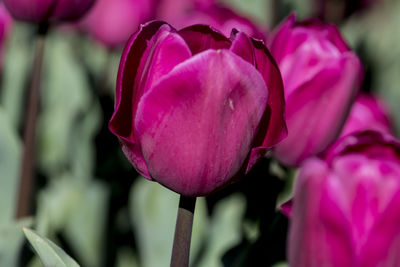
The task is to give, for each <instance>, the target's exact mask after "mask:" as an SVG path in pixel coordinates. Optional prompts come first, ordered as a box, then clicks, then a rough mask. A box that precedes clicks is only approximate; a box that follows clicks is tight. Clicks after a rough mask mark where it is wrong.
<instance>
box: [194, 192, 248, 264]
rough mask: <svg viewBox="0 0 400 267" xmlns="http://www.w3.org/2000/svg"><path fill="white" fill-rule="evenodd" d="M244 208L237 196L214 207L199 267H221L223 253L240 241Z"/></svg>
mask: <svg viewBox="0 0 400 267" xmlns="http://www.w3.org/2000/svg"><path fill="white" fill-rule="evenodd" d="M245 206H246V202H245V199H244V197H243V196H242V195H239V194H235V195H232V196H230V197H228V198H225V199H223V200H221V201H220V202H219V203H218V204H217V205H216V207H215V209H214V212H213V216H212V218H211V221H210V227H209V231H208V238H207V243H206V246H205V248H206V250H205V252H204V256H203V257H202V259H201V260H200V264H199V266H208V267H214V266H215V267H217V266H222V261H221V258H222V256H223V255H224V253H225V252H226V251H227V250H229V249H230V248H232V247H233V246H235V245H237V244H238V243H239V242H240V240H241V239H242V231H241V227H242V220H243V217H244V212H245Z"/></svg>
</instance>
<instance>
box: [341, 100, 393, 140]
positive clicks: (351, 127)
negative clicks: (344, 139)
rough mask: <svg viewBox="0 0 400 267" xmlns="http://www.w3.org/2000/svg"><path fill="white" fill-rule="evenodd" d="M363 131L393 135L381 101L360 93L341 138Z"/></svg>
mask: <svg viewBox="0 0 400 267" xmlns="http://www.w3.org/2000/svg"><path fill="white" fill-rule="evenodd" d="M365 130H375V131H378V132H382V133H388V134H393V125H392V123H391V120H390V116H389V112H388V109H387V106H386V105H385V103H384V102H382V100H380V99H377V98H375V97H374V96H373V95H370V94H367V93H360V94H359V95H358V96H357V99H356V101H355V102H354V104H353V106H352V107H351V111H350V114H349V117H348V118H347V121H346V123H345V125H344V127H343V130H342V133H341V136H345V135H347V134H350V133H353V132H359V131H365Z"/></svg>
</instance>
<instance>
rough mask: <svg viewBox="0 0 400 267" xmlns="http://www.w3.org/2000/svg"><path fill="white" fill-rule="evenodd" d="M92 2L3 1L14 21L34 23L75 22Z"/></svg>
mask: <svg viewBox="0 0 400 267" xmlns="http://www.w3.org/2000/svg"><path fill="white" fill-rule="evenodd" d="M94 2H95V0H80V1H71V0H4V3H5V5H6V7H7V8H8V10H9V11H10V13H11V14H12V15H13V16H14V17H15V18H16V19H19V20H24V21H29V22H35V23H40V22H43V21H47V20H50V21H73V20H77V19H79V18H81V17H82V16H83V15H84V14H85V13H86V12H87V10H88V9H89V8H90V7H91V6H92V4H93V3H94Z"/></svg>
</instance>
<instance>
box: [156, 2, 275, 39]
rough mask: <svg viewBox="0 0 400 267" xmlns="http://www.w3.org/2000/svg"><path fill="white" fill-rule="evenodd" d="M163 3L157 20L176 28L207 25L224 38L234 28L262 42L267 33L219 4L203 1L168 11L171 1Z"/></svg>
mask: <svg viewBox="0 0 400 267" xmlns="http://www.w3.org/2000/svg"><path fill="white" fill-rule="evenodd" d="M163 2H165V3H164V5H165V7H164V6H163V5H162V6H161V7H159V8H158V13H157V18H159V19H162V20H165V21H168V22H169V23H171V25H174V26H175V27H177V28H184V27H187V26H189V25H193V24H207V25H210V26H212V27H214V28H216V29H218V30H219V31H221V32H222V33H223V34H224V35H225V36H229V35H230V33H231V31H232V29H233V28H235V29H238V30H240V31H242V32H245V33H247V34H248V35H250V36H252V37H255V38H258V39H263V40H264V39H265V35H266V33H267V30H266V29H264V28H263V27H261V26H260V25H257V24H256V23H255V22H254V21H251V20H250V19H248V18H246V17H245V16H242V15H240V14H237V13H236V12H234V11H233V10H232V9H229V8H227V7H225V6H222V5H220V4H215V3H210V2H209V1H208V2H207V1H203V2H201V3H196V4H195V5H194V3H192V6H190V7H186V8H185V9H183V8H182V9H175V8H174V9H173V10H170V7H171V5H166V4H167V3H168V2H171V1H170V0H168V1H162V2H161V3H163ZM186 2H187V3H186V5H188V4H189V3H190V1H186ZM168 7H169V8H168ZM165 9H167V10H165Z"/></svg>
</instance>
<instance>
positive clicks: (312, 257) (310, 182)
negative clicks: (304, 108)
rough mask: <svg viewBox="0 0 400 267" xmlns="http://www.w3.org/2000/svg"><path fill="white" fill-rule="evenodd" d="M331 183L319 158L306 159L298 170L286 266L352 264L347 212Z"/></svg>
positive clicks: (306, 266) (328, 174)
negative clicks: (287, 263)
mask: <svg viewBox="0 0 400 267" xmlns="http://www.w3.org/2000/svg"><path fill="white" fill-rule="evenodd" d="M335 182H336V177H334V174H332V173H330V171H329V169H328V166H327V165H326V164H325V163H324V162H323V161H321V160H319V159H311V160H308V161H306V162H305V164H304V166H303V168H302V169H301V172H300V174H299V177H298V182H297V185H296V191H295V199H294V203H293V210H292V214H291V226H290V232H289V241H288V246H289V247H288V249H289V264H290V266H292V267H319V266H341V267H353V266H355V265H354V262H353V260H354V257H353V255H352V241H351V233H350V232H349V229H350V224H349V220H348V215H347V214H346V212H345V211H344V210H343V208H342V207H343V205H341V204H342V203H341V201H340V200H341V190H340V189H341V188H340V187H338V186H337V185H336V184H335ZM338 200H339V201H338Z"/></svg>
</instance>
